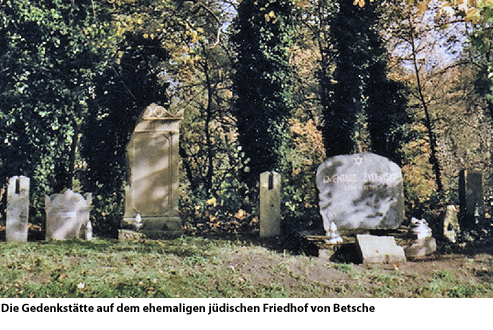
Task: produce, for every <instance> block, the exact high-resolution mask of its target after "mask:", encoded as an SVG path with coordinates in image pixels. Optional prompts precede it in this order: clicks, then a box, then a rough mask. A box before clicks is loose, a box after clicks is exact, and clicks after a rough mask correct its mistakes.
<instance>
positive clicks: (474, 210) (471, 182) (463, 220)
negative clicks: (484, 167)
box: [459, 170, 484, 228]
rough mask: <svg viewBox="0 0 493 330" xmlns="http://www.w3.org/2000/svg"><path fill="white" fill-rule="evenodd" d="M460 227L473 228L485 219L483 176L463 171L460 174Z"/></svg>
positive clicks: (479, 173) (478, 173)
mask: <svg viewBox="0 0 493 330" xmlns="http://www.w3.org/2000/svg"><path fill="white" fill-rule="evenodd" d="M459 203H460V216H459V221H460V226H461V227H464V228H471V227H473V226H474V225H476V224H478V223H479V222H481V221H482V220H483V219H484V196H483V174H482V172H481V171H471V170H462V171H461V172H460V173H459Z"/></svg>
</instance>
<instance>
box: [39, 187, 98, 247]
mask: <svg viewBox="0 0 493 330" xmlns="http://www.w3.org/2000/svg"><path fill="white" fill-rule="evenodd" d="M91 203H92V194H91V193H87V194H85V195H84V196H82V195H81V194H79V193H75V192H73V191H72V190H70V189H67V190H65V191H64V192H63V193H61V194H54V195H51V196H46V197H45V210H46V237H47V238H49V239H54V240H67V239H71V238H84V237H81V236H82V235H81V233H84V232H85V231H86V230H87V223H88V222H89V213H90V211H91V209H92V206H91Z"/></svg>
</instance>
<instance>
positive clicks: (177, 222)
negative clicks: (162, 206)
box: [121, 216, 183, 239]
mask: <svg viewBox="0 0 493 330" xmlns="http://www.w3.org/2000/svg"><path fill="white" fill-rule="evenodd" d="M121 227H122V228H123V229H129V230H132V231H135V232H137V233H141V234H143V235H144V236H145V237H146V238H149V239H164V238H173V237H178V236H180V235H182V234H183V228H182V222H181V219H180V218H179V217H177V216H170V217H142V218H141V221H140V222H136V220H135V218H124V219H123V221H122V222H121Z"/></svg>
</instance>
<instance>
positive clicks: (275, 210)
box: [260, 172, 281, 237]
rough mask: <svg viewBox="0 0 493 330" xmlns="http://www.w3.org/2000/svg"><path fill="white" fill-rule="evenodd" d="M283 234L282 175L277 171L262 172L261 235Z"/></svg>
mask: <svg viewBox="0 0 493 330" xmlns="http://www.w3.org/2000/svg"><path fill="white" fill-rule="evenodd" d="M280 234H281V176H280V175H279V173H276V172H264V173H262V174H260V237H274V236H279V235H280Z"/></svg>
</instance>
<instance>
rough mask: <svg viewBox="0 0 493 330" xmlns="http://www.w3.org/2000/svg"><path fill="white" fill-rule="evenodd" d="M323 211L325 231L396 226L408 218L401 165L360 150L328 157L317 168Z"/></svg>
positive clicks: (321, 211) (321, 208)
mask: <svg viewBox="0 0 493 330" xmlns="http://www.w3.org/2000/svg"><path fill="white" fill-rule="evenodd" d="M316 183H317V188H318V190H319V206H320V214H321V215H322V219H323V222H324V228H325V231H327V232H328V231H329V229H330V224H331V223H332V222H334V223H335V224H336V226H337V228H338V229H358V228H362V229H395V228H397V227H399V226H400V224H401V223H402V221H403V220H404V188H403V180H402V173H401V168H400V167H399V166H398V165H397V164H396V163H394V162H392V161H391V160H389V159H388V158H385V157H382V156H379V155H376V154H373V153H359V154H354V155H339V156H335V157H331V158H329V159H327V160H325V161H324V162H323V163H322V164H321V165H320V166H319V167H318V170H317V177H316Z"/></svg>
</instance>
